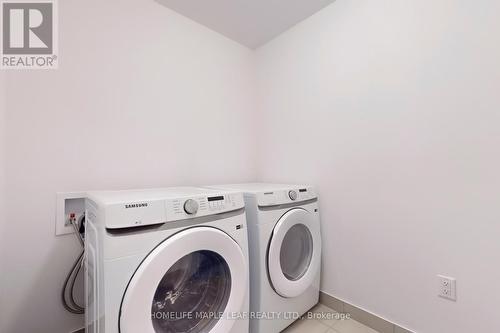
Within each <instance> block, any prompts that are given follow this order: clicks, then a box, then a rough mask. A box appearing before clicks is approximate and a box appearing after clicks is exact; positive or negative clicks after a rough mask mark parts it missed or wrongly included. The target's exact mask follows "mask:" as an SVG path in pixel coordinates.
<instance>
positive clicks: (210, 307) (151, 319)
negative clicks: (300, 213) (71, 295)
mask: <svg viewBox="0 0 500 333" xmlns="http://www.w3.org/2000/svg"><path fill="white" fill-rule="evenodd" d="M85 235H86V246H85V251H86V274H85V289H86V332H87V333H97V332H98V333H104V332H105V333H118V332H121V333H138V332H141V333H153V332H156V333H174V332H175V333H178V332H190V333H197V332H203V333H242V332H248V319H245V316H244V315H240V314H241V313H245V314H246V313H247V312H248V241H247V230H246V219H245V212H244V201H243V196H242V194H241V193H236V192H234V191H224V190H208V189H198V188H169V189H151V190H135V191H113V192H91V193H88V199H87V200H86V232H85Z"/></svg>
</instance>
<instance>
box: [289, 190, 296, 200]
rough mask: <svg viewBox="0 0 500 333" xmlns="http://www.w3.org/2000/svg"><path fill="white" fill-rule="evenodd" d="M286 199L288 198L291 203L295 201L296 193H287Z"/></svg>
mask: <svg viewBox="0 0 500 333" xmlns="http://www.w3.org/2000/svg"><path fill="white" fill-rule="evenodd" d="M288 197H289V198H290V199H291V200H292V201H295V200H297V191H288Z"/></svg>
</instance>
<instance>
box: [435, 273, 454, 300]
mask: <svg viewBox="0 0 500 333" xmlns="http://www.w3.org/2000/svg"><path fill="white" fill-rule="evenodd" d="M437 277H438V296H439V297H442V298H446V299H449V300H452V301H456V300H457V280H456V279H455V278H452V277H448V276H444V275H438V276H437Z"/></svg>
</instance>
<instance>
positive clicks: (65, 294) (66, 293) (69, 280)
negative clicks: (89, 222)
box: [61, 214, 85, 314]
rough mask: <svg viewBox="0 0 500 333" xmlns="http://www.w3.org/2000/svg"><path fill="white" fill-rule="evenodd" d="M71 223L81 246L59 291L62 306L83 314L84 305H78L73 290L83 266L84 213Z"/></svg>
mask: <svg viewBox="0 0 500 333" xmlns="http://www.w3.org/2000/svg"><path fill="white" fill-rule="evenodd" d="M71 225H72V226H73V229H75V235H76V237H77V238H78V242H79V243H80V245H81V246H82V252H81V253H80V255H79V256H78V258H77V259H76V261H75V263H74V264H73V267H72V268H71V270H70V271H69V273H68V275H67V276H66V280H65V281H64V285H63V289H62V292H61V299H62V303H63V306H64V308H65V309H66V310H67V311H68V312H71V313H74V314H84V313H85V307H83V306H81V305H79V304H78V303H77V302H76V300H75V296H74V290H75V283H76V279H77V277H78V274H79V273H80V271H81V270H82V266H83V261H84V258H85V250H84V248H85V239H84V236H83V235H84V234H85V214H84V215H82V217H81V218H80V220H79V221H78V222H76V221H74V220H71Z"/></svg>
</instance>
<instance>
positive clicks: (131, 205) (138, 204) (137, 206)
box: [125, 202, 148, 208]
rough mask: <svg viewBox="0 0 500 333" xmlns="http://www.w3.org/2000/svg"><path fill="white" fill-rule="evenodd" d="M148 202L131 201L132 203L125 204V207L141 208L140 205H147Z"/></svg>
mask: <svg viewBox="0 0 500 333" xmlns="http://www.w3.org/2000/svg"><path fill="white" fill-rule="evenodd" d="M147 206H148V204H147V203H146V202H143V203H133V204H127V205H125V208H141V207H147Z"/></svg>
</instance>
